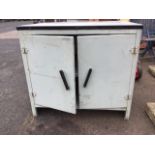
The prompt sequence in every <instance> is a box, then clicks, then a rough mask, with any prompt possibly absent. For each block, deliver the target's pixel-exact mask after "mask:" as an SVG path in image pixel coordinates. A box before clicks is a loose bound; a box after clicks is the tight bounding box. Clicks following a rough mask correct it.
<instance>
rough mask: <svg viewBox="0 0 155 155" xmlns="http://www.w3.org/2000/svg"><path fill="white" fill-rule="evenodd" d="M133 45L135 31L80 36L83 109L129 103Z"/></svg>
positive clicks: (119, 105) (80, 88)
mask: <svg viewBox="0 0 155 155" xmlns="http://www.w3.org/2000/svg"><path fill="white" fill-rule="evenodd" d="M134 46H135V34H129V35H101V36H81V37H78V57H79V93H80V108H81V109H102V108H123V107H126V106H127V105H126V104H127V101H126V98H127V95H128V93H129V86H130V76H131V70H132V63H133V61H134V59H133V55H132V54H131V49H132V48H133V47H134ZM85 82H87V83H85Z"/></svg>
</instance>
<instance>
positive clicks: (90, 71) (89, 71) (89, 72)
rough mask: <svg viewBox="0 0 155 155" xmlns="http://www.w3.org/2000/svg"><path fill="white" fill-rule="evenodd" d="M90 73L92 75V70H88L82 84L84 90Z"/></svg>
mask: <svg viewBox="0 0 155 155" xmlns="http://www.w3.org/2000/svg"><path fill="white" fill-rule="evenodd" d="M91 73H92V69H91V68H90V69H89V70H88V73H87V76H86V80H85V82H84V84H83V87H84V88H85V87H86V86H87V83H88V81H89V78H90V75H91Z"/></svg>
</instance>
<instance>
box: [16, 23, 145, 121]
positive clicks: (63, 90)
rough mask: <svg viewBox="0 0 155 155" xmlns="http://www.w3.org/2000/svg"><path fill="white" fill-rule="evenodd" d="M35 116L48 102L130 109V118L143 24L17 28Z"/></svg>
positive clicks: (72, 107)
mask: <svg viewBox="0 0 155 155" xmlns="http://www.w3.org/2000/svg"><path fill="white" fill-rule="evenodd" d="M17 29H18V31H19V35H20V44H21V52H22V57H23V62H24V67H25V73H26V79H27V84H28V88H29V95H30V100H31V106H32V111H33V115H34V116H35V115H36V108H38V107H48V108H53V109H57V110H61V111H65V112H69V113H73V114H75V113H76V109H78V108H79V109H107V110H122V111H126V115H125V118H126V119H129V116H130V109H131V104H132V96H133V89H134V82H135V71H136V64H137V59H138V47H139V42H140V37H141V29H142V25H139V24H134V23H119V22H114V23H109V22H100V23H98V22H95V23H50V24H46V23H45V24H33V25H26V26H20V27H18V28H17Z"/></svg>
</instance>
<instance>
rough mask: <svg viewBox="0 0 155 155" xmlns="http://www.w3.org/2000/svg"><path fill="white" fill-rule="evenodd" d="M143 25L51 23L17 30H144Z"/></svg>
mask: <svg viewBox="0 0 155 155" xmlns="http://www.w3.org/2000/svg"><path fill="white" fill-rule="evenodd" d="M142 27H143V26H142V25H141V24H137V23H132V22H121V21H106V22H51V23H37V24H29V25H22V26H19V27H17V30H38V29H39V30H40V29H45V30H46V29H49V30H50V29H142Z"/></svg>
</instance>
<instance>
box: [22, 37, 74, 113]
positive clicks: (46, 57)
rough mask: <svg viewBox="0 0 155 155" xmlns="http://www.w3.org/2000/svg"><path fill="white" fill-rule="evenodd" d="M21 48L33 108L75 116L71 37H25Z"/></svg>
mask: <svg viewBox="0 0 155 155" xmlns="http://www.w3.org/2000/svg"><path fill="white" fill-rule="evenodd" d="M24 46H25V48H26V50H27V51H28V52H27V54H26V57H27V64H28V67H29V72H30V79H31V84H32V89H33V95H34V100H35V105H36V106H43V107H49V108H53V109H57V110H61V111H65V112H69V113H76V101H75V77H74V75H75V73H74V72H75V70H74V47H73V37H68V36H66V37H65V36H43V35H38V36H37V35H36V36H35V35H34V36H27V37H25V39H24Z"/></svg>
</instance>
